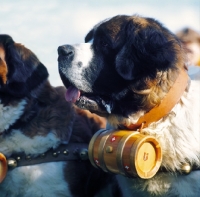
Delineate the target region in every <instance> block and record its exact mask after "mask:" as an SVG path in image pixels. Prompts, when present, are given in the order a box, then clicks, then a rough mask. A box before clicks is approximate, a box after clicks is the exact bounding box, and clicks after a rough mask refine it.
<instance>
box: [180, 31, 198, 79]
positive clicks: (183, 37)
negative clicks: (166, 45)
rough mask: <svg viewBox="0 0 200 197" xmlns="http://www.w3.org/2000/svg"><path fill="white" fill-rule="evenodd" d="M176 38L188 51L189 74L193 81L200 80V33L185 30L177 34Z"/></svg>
mask: <svg viewBox="0 0 200 197" xmlns="http://www.w3.org/2000/svg"><path fill="white" fill-rule="evenodd" d="M176 36H177V37H178V38H179V39H180V41H181V42H182V44H183V46H184V48H185V50H186V54H187V65H188V74H189V75H190V77H191V78H192V79H200V33H198V32H197V31H195V30H193V29H191V28H184V29H182V30H181V31H179V32H177V33H176Z"/></svg>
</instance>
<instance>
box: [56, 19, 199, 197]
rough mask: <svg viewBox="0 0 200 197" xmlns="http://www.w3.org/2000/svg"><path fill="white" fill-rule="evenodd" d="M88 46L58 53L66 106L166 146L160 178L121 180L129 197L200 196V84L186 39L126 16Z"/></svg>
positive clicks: (104, 26) (93, 34) (99, 29)
mask: <svg viewBox="0 0 200 197" xmlns="http://www.w3.org/2000/svg"><path fill="white" fill-rule="evenodd" d="M85 42H86V43H83V44H75V45H63V46H59V47H58V55H59V57H58V64H59V73H60V76H61V79H62V81H63V83H64V85H65V86H66V87H67V88H68V91H67V92H66V95H65V97H66V100H67V101H71V102H73V103H76V104H77V105H78V106H80V107H82V108H84V109H89V110H90V111H92V112H95V113H97V114H100V115H102V116H104V117H106V118H107V120H108V122H109V124H110V125H111V127H113V128H126V129H129V130H134V129H138V128H140V132H141V133H142V134H145V135H150V136H154V137H155V138H156V139H157V140H158V141H159V142H160V144H161V147H162V164H161V168H160V170H159V171H158V173H157V174H156V175H155V176H154V177H152V178H150V179H142V178H132V179H130V178H127V177H125V176H123V175H116V177H117V180H118V183H119V186H120V188H121V191H122V193H123V194H122V196H123V197H132V196H136V197H141V196H142V197H148V196H162V197H175V196H176V197H197V196H199V194H200V168H199V167H200V81H199V80H200V79H199V78H197V79H195V80H191V79H190V78H189V77H188V73H187V67H186V66H185V62H186V59H185V54H184V49H183V47H182V46H181V43H180V41H179V40H178V38H177V37H176V36H175V35H174V34H173V33H171V32H170V31H169V30H168V29H167V28H165V27H164V26H163V25H162V24H161V23H160V22H158V21H157V20H155V19H153V18H148V17H140V16H137V15H133V16H126V15H118V16H115V17H112V18H110V19H106V20H104V21H102V22H100V23H99V24H97V25H95V26H94V28H93V29H92V30H91V31H90V32H89V33H88V34H87V35H86V37H85ZM190 169H191V172H190V173H189V171H190ZM184 172H185V173H187V174H186V175H185V173H184Z"/></svg>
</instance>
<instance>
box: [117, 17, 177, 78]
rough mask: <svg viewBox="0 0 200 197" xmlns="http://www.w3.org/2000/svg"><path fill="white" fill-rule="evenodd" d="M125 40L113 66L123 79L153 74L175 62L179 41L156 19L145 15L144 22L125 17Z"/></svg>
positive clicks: (171, 65)
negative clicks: (127, 20)
mask: <svg viewBox="0 0 200 197" xmlns="http://www.w3.org/2000/svg"><path fill="white" fill-rule="evenodd" d="M125 31H126V44H125V45H124V47H123V48H122V50H121V51H120V52H119V53H118V55H117V58H116V70H117V72H118V73H119V74H120V75H121V76H122V77H123V78H124V79H126V80H132V79H134V78H135V77H137V76H139V77H141V76H145V74H146V73H148V75H149V76H152V77H154V76H155V74H156V72H157V70H166V69H168V68H170V67H173V66H174V65H175V62H176V58H177V57H176V54H177V50H180V43H179V41H178V40H177V39H176V37H175V36H174V35H173V34H172V33H170V32H169V31H168V30H167V29H165V28H164V27H162V26H161V24H160V23H158V22H157V21H154V20H153V19H146V24H140V23H135V22H134V20H132V21H129V22H128V24H127V26H126V29H125Z"/></svg>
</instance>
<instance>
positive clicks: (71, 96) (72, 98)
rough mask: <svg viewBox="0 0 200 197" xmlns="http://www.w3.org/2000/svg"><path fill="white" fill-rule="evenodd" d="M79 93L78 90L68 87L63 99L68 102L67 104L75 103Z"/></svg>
mask: <svg viewBox="0 0 200 197" xmlns="http://www.w3.org/2000/svg"><path fill="white" fill-rule="evenodd" d="M80 95H81V93H80V90H78V89H77V88H76V87H74V86H70V87H69V88H68V89H67V92H66V94H65V99H66V100H67V101H68V102H72V103H75V102H76V101H77V100H78V99H79V97H80Z"/></svg>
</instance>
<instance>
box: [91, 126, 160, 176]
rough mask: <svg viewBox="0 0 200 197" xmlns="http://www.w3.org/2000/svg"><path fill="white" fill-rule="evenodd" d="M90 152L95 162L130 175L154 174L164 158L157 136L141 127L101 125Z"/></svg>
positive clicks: (107, 168) (93, 138) (106, 168)
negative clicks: (145, 131)
mask: <svg viewBox="0 0 200 197" xmlns="http://www.w3.org/2000/svg"><path fill="white" fill-rule="evenodd" d="M88 154H89V159H90V162H91V163H92V165H93V166H95V167H97V168H101V169H102V170H104V171H105V172H112V173H115V174H122V175H124V176H127V177H130V178H133V177H140V178H143V179H149V178H152V177H153V176H154V175H155V174H156V173H157V171H158V170H159V168H160V165H161V162H162V149H161V146H160V143H159V142H158V141H157V139H156V138H154V137H152V136H148V135H143V134H141V133H140V132H138V131H128V130H108V129H101V130H99V131H98V132H97V133H95V135H94V136H93V137H92V139H91V141H90V144H89V150H88Z"/></svg>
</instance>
